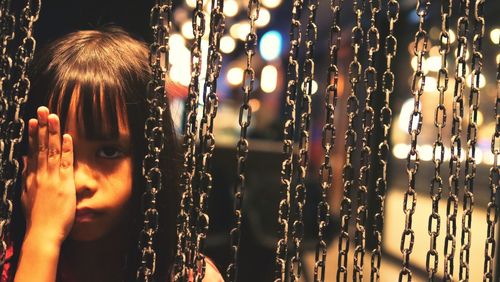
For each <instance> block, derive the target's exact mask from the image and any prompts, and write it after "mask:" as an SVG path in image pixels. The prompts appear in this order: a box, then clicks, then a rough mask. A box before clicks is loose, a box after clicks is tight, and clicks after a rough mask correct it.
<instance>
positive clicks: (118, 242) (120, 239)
mask: <svg viewBox="0 0 500 282" xmlns="http://www.w3.org/2000/svg"><path fill="white" fill-rule="evenodd" d="M128 237H129V236H128V235H127V234H126V233H125V232H124V231H123V229H117V230H114V231H112V232H110V233H109V234H107V235H106V236H104V237H103V238H100V239H98V240H96V241H88V242H87V241H74V240H71V239H68V240H66V242H65V243H64V244H63V247H62V249H61V257H60V268H61V269H60V270H61V271H62V272H63V273H68V274H69V275H71V276H73V277H75V278H76V281H111V280H109V279H107V277H112V278H113V280H117V281H120V280H122V279H121V277H120V274H123V273H124V267H125V265H126V255H127V251H128V242H129V240H127V238H128ZM119 277H120V278H119ZM96 279H98V280H96Z"/></svg>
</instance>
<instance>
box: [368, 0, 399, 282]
mask: <svg viewBox="0 0 500 282" xmlns="http://www.w3.org/2000/svg"><path fill="white" fill-rule="evenodd" d="M387 19H388V21H389V33H388V35H387V36H386V37H385V56H386V60H387V61H386V70H385V71H384V74H383V75H382V92H383V95H384V104H383V106H382V108H381V109H380V123H381V125H382V128H383V136H382V141H381V142H380V144H379V146H378V149H379V151H378V157H379V162H380V166H381V173H382V174H381V176H380V177H379V178H378V179H377V182H376V186H375V193H376V205H375V215H374V221H373V237H374V238H375V248H374V249H373V250H372V256H371V271H370V281H379V280H380V264H381V263H382V246H381V244H382V230H383V228H384V201H385V193H386V191H387V163H388V158H389V152H390V148H389V130H390V128H391V122H392V110H391V107H390V105H389V102H390V97H391V94H392V93H393V92H394V82H395V77H394V72H393V71H392V61H393V58H395V57H396V52H397V45H398V41H397V39H396V37H394V25H395V24H396V22H397V21H398V19H399V2H398V1H397V0H388V1H387Z"/></svg>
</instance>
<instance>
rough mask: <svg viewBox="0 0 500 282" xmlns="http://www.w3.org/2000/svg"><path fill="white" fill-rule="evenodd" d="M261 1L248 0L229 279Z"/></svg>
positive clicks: (237, 234) (234, 261) (234, 265)
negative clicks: (248, 26)
mask: <svg viewBox="0 0 500 282" xmlns="http://www.w3.org/2000/svg"><path fill="white" fill-rule="evenodd" d="M259 11H260V1H259V0H250V1H248V11H247V17H248V21H249V23H250V31H249V32H248V34H247V36H246V40H245V53H246V57H247V60H246V68H245V70H244V72H243V82H242V86H241V88H242V90H243V103H242V105H241V106H240V113H239V119H238V122H239V124H240V128H241V131H240V140H238V143H237V144H236V160H237V166H236V170H237V175H238V177H237V183H236V185H235V187H234V208H233V209H234V217H235V224H234V226H233V228H232V229H231V231H230V233H229V235H230V240H231V257H230V263H229V266H228V267H227V273H226V277H227V279H228V281H237V280H238V255H239V248H240V238H241V220H242V205H243V193H244V192H245V182H246V177H245V167H246V160H247V156H248V146H249V145H248V140H247V129H248V127H249V126H250V122H251V120H252V119H251V117H252V107H251V106H250V105H249V103H248V102H249V99H250V95H251V94H252V91H253V89H254V88H253V87H254V82H255V70H254V69H253V68H252V58H253V56H254V55H255V48H256V46H257V39H258V37H257V33H256V27H255V21H256V20H257V19H258V18H259Z"/></svg>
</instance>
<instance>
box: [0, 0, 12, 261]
mask: <svg viewBox="0 0 500 282" xmlns="http://www.w3.org/2000/svg"><path fill="white" fill-rule="evenodd" d="M10 2H11V1H10V0H4V1H2V2H0V5H1V6H0V13H1V15H0V16H1V17H0V24H1V27H0V28H1V29H2V33H1V42H0V44H1V45H0V48H1V54H0V71H1V74H0V75H1V78H2V79H1V81H0V128H2V129H3V128H5V122H6V120H7V114H8V110H9V102H8V97H7V93H6V92H7V91H6V90H7V87H9V85H8V83H9V80H10V72H11V68H12V58H11V57H10V55H9V53H8V52H7V46H8V44H9V42H10V41H11V40H12V39H13V38H14V36H15V21H16V18H15V17H14V15H12V13H11V11H10ZM0 134H1V136H0V163H1V164H4V161H3V158H4V156H3V154H4V148H5V142H7V140H6V139H7V134H6V132H5V130H1V131H0ZM3 170H4V167H3V166H2V171H3ZM2 174H3V173H2ZM7 180H8V179H4V178H3V175H2V178H1V181H2V185H1V187H3V188H4V189H5V181H7ZM7 192H8V191H6V190H4V191H3V198H2V203H1V204H0V205H1V209H2V212H1V213H0V237H1V246H0V247H1V253H0V265H3V263H4V262H5V252H6V250H7V242H6V240H7V238H6V237H7V235H6V234H7V232H8V230H7V227H8V226H7V223H9V222H10V216H11V214H12V201H11V200H10V198H9V197H8V194H7Z"/></svg>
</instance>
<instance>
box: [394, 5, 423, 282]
mask: <svg viewBox="0 0 500 282" xmlns="http://www.w3.org/2000/svg"><path fill="white" fill-rule="evenodd" d="M429 6H430V0H417V5H416V13H417V15H418V17H419V24H418V31H417V32H416V33H415V41H414V44H415V46H414V50H413V52H414V55H415V56H417V69H416V70H415V73H414V74H413V81H412V86H411V92H412V95H413V98H414V105H413V112H412V113H411V115H410V122H409V125H408V133H409V134H410V140H411V141H410V142H411V143H410V144H411V149H410V151H409V152H408V156H407V157H406V162H407V164H406V171H407V173H408V190H406V192H405V195H404V200H403V212H404V214H405V227H404V231H403V234H402V235H401V245H400V251H401V253H402V255H403V266H402V268H401V271H400V272H399V281H403V278H404V277H407V281H411V279H412V272H411V270H410V255H411V253H412V251H413V244H414V242H415V233H414V231H413V229H412V223H413V221H412V217H413V214H414V213H415V207H416V205H417V193H416V191H415V186H416V174H417V172H418V166H419V163H420V158H419V155H418V149H417V138H418V135H419V134H420V132H421V130H422V123H423V116H422V109H421V108H422V106H421V104H420V102H421V100H420V99H421V97H422V94H423V93H424V85H425V74H424V71H423V70H422V64H423V59H424V56H425V55H426V54H427V47H428V46H427V44H428V41H429V37H428V34H427V31H426V30H425V29H424V26H425V17H426V15H427V13H428V10H429Z"/></svg>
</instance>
